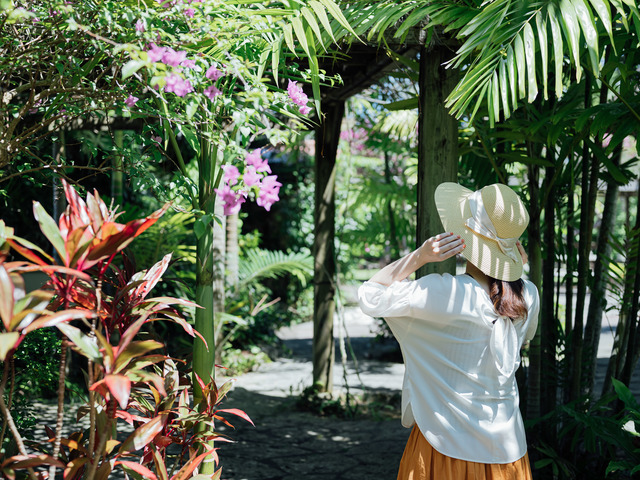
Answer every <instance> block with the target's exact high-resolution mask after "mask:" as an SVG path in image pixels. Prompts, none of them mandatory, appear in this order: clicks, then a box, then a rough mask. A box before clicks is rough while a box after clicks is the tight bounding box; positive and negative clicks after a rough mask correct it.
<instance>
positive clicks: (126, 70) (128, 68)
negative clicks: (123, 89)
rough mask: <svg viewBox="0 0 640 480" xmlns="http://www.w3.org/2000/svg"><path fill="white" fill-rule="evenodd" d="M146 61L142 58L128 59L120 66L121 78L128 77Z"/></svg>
mask: <svg viewBox="0 0 640 480" xmlns="http://www.w3.org/2000/svg"><path fill="white" fill-rule="evenodd" d="M146 63H147V62H145V61H143V60H129V61H128V62H127V63H125V64H124V65H123V66H122V79H123V80H124V79H126V78H129V77H130V76H131V75H133V74H134V73H136V72H137V71H138V70H140V69H141V68H142V67H143V66H144V65H145V64H146Z"/></svg>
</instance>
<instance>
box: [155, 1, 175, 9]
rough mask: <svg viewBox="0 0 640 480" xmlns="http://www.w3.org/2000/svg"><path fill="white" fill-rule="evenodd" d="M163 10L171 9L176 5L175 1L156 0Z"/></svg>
mask: <svg viewBox="0 0 640 480" xmlns="http://www.w3.org/2000/svg"><path fill="white" fill-rule="evenodd" d="M156 1H157V2H158V3H159V4H160V6H161V7H162V8H171V7H172V6H173V5H174V3H175V2H174V1H173V0H156Z"/></svg>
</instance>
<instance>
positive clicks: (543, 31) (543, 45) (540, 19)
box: [536, 12, 549, 100]
mask: <svg viewBox="0 0 640 480" xmlns="http://www.w3.org/2000/svg"><path fill="white" fill-rule="evenodd" d="M536 30H537V31H538V45H539V46H540V60H541V62H542V94H543V96H544V99H545V100H548V99H549V95H548V93H547V92H548V90H547V87H548V83H549V82H548V81H547V80H548V78H547V77H548V76H549V50H548V47H547V42H548V35H547V20H546V18H545V17H544V16H543V15H542V12H538V13H536Z"/></svg>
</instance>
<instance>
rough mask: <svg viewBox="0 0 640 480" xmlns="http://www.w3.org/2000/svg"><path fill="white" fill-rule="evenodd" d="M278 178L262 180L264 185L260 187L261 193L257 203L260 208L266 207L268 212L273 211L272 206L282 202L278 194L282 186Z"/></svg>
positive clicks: (272, 177)
mask: <svg viewBox="0 0 640 480" xmlns="http://www.w3.org/2000/svg"><path fill="white" fill-rule="evenodd" d="M277 178H278V177H277V176H275V175H268V176H266V177H264V178H263V179H262V184H261V185H260V193H259V195H258V199H257V200H256V203H257V204H258V205H259V206H260V207H264V209H265V210H266V211H267V212H268V211H269V210H271V206H272V205H273V204H274V203H276V202H277V201H278V200H280V198H279V197H278V193H279V192H280V187H281V186H282V184H281V183H280V182H278V181H277Z"/></svg>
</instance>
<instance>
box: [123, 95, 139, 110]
mask: <svg viewBox="0 0 640 480" xmlns="http://www.w3.org/2000/svg"><path fill="white" fill-rule="evenodd" d="M138 100H140V99H139V98H138V97H134V96H133V95H129V96H128V97H127V99H126V100H125V101H124V104H125V105H126V106H127V107H129V108H131V107H133V106H134V105H135V104H136V102H137V101H138Z"/></svg>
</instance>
